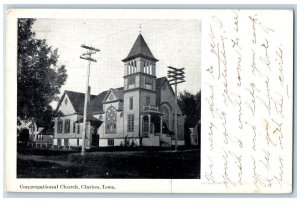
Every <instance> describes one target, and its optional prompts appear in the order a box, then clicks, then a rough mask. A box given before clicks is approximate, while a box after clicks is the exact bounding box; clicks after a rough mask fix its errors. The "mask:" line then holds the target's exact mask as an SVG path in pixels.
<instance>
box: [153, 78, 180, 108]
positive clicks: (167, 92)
mask: <svg viewBox="0 0 300 202" xmlns="http://www.w3.org/2000/svg"><path fill="white" fill-rule="evenodd" d="M158 94H159V100H157V104H158V105H160V104H161V103H164V102H167V103H169V104H170V105H171V107H172V109H174V107H175V93H174V91H173V88H172V86H171V85H170V83H169V81H168V80H165V81H164V82H162V83H161V86H160V88H159V89H158ZM176 107H177V113H179V114H182V110H181V109H180V107H179V105H178V103H177V106H176Z"/></svg>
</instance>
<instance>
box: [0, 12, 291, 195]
mask: <svg viewBox="0 0 300 202" xmlns="http://www.w3.org/2000/svg"><path fill="white" fill-rule="evenodd" d="M6 17H7V22H6V52H5V53H6V64H7V65H6V67H5V68H6V72H5V73H6V85H5V86H6V89H5V95H6V96H5V114H6V117H5V132H6V133H5V141H6V142H5V155H6V158H5V177H4V178H5V190H6V191H8V192H80V193H81V192H82V193H256V194H257V193H291V192H292V190H293V94H294V93H293V92H294V89H293V78H294V75H293V69H294V63H293V61H294V35H293V34H294V22H293V18H294V11H293V10H292V9H276V10H271V9H252V10H251V9H247V10H246V9H217V10H216V9H93V10H88V9H85V10H83V9H59V10H55V9H10V10H8V11H7V14H6Z"/></svg>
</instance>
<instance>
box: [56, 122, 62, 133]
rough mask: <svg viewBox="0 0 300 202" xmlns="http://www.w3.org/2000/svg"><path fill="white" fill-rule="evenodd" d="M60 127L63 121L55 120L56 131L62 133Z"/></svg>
mask: <svg viewBox="0 0 300 202" xmlns="http://www.w3.org/2000/svg"><path fill="white" fill-rule="evenodd" d="M62 128H63V122H62V120H59V121H58V122H57V133H62Z"/></svg>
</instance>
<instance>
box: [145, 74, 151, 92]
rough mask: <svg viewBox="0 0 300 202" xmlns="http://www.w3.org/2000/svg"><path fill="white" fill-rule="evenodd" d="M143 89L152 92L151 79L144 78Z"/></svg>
mask: <svg viewBox="0 0 300 202" xmlns="http://www.w3.org/2000/svg"><path fill="white" fill-rule="evenodd" d="M145 88H147V89H150V90H152V79H151V78H148V77H146V78H145Z"/></svg>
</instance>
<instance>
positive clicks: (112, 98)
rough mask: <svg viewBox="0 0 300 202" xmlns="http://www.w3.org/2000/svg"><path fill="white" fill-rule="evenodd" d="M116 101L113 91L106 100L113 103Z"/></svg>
mask: <svg viewBox="0 0 300 202" xmlns="http://www.w3.org/2000/svg"><path fill="white" fill-rule="evenodd" d="M114 100H116V96H115V95H114V93H113V92H112V91H110V92H109V93H108V95H107V97H106V99H105V102H111V101H114Z"/></svg>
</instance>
